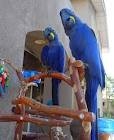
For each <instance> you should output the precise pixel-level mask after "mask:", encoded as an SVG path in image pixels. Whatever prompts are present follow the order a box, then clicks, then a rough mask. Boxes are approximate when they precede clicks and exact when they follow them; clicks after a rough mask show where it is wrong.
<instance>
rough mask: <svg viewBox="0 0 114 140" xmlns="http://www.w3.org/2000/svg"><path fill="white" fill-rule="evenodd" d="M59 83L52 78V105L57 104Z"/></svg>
mask: <svg viewBox="0 0 114 140" xmlns="http://www.w3.org/2000/svg"><path fill="white" fill-rule="evenodd" d="M59 84H60V80H58V79H55V78H53V79H52V102H53V105H59Z"/></svg>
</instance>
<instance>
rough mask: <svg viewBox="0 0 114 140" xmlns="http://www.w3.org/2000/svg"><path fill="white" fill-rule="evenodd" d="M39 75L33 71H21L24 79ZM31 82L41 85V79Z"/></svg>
mask: <svg viewBox="0 0 114 140" xmlns="http://www.w3.org/2000/svg"><path fill="white" fill-rule="evenodd" d="M39 73H40V72H38V71H35V70H34V71H33V70H24V71H22V75H23V77H24V78H30V77H32V76H35V75H37V74H39ZM33 82H35V83H37V84H39V83H41V79H39V80H36V81H33Z"/></svg>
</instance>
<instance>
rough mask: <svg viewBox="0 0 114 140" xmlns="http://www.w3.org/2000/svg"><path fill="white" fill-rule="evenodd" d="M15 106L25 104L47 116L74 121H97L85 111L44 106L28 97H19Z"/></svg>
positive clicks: (91, 114)
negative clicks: (68, 118) (64, 117)
mask: <svg viewBox="0 0 114 140" xmlns="http://www.w3.org/2000/svg"><path fill="white" fill-rule="evenodd" d="M12 103H13V104H15V105H18V104H24V105H26V106H29V107H31V108H32V109H34V110H37V111H40V112H44V113H46V114H55V115H61V116H66V117H70V118H73V119H79V120H81V121H88V122H92V121H94V120H95V116H94V115H93V113H89V112H85V111H74V110H71V109H65V108H62V107H59V106H50V107H49V106H47V105H43V104H41V103H40V102H36V101H35V100H32V99H29V98H27V97H24V96H23V97H22V96H21V97H19V98H16V99H15V100H13V101H12Z"/></svg>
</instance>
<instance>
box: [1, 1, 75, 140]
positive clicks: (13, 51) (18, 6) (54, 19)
mask: <svg viewBox="0 0 114 140" xmlns="http://www.w3.org/2000/svg"><path fill="white" fill-rule="evenodd" d="M63 7H71V4H70V2H69V0H24V1H23V0H18V1H16V0H0V57H2V58H7V59H9V60H11V61H12V62H13V63H14V64H15V65H16V66H17V67H21V66H22V64H23V53H24V44H25V36H26V33H27V32H29V31H33V30H37V29H44V28H45V27H46V26H48V25H51V26H52V27H53V28H55V29H56V30H57V33H58V34H59V36H60V39H61V40H62V42H63V43H64V46H65V47H66V48H67V47H68V40H67V38H66V36H65V34H64V31H63V27H62V24H61V21H60V17H59V10H60V9H61V8H63ZM11 77H12V76H11ZM16 83H17V84H16ZM10 84H11V85H10V87H9V91H10V93H9V94H8V95H7V96H5V97H4V99H0V110H6V111H7V112H8V111H9V112H10V109H11V104H10V101H11V100H12V98H14V96H16V93H17V90H18V87H19V84H18V82H17V79H16V78H15V77H14V76H13V78H12V79H11V83H10ZM64 86H65V88H64ZM48 88H49V87H48ZM12 89H13V90H12ZM12 91H13V94H12ZM63 92H64V95H63V97H61V99H63V100H62V101H61V104H63V105H67V106H69V107H71V106H72V95H71V94H69V92H70V93H71V92H72V91H71V88H69V87H66V85H65V84H64V83H62V93H63ZM66 95H67V96H66ZM64 97H65V102H64ZM6 103H7V104H6ZM13 127H14V126H12V125H11V124H8V123H6V124H5V123H0V140H13V132H14V128H13Z"/></svg>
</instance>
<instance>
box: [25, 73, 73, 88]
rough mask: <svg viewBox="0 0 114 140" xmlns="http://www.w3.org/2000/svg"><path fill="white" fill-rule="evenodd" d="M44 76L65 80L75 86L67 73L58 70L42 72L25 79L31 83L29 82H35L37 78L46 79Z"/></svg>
mask: <svg viewBox="0 0 114 140" xmlns="http://www.w3.org/2000/svg"><path fill="white" fill-rule="evenodd" d="M44 78H57V79H60V80H63V81H65V82H66V83H67V84H68V85H70V86H73V83H72V81H71V79H70V77H68V76H66V75H65V74H62V73H58V72H51V73H48V72H47V73H40V74H38V75H35V76H33V77H30V78H27V79H26V80H25V81H26V82H27V83H29V82H33V81H35V80H38V79H44Z"/></svg>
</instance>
